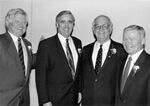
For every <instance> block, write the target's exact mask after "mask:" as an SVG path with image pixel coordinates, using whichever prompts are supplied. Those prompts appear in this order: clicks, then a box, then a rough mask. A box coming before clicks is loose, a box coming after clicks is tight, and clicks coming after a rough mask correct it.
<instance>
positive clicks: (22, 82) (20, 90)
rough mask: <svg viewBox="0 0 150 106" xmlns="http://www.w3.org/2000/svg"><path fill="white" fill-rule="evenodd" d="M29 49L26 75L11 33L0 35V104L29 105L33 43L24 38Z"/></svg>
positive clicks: (4, 105)
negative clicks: (29, 80)
mask: <svg viewBox="0 0 150 106" xmlns="http://www.w3.org/2000/svg"><path fill="white" fill-rule="evenodd" d="M23 41H24V44H25V46H26V49H27V55H28V67H27V74H26V76H25V75H24V71H23V69H22V66H21V63H20V60H19V56H18V53H17V50H16V47H15V45H14V42H13V40H12V38H11V37H10V35H9V33H7V32H6V33H5V34H2V35H0V105H1V106H29V89H28V79H29V74H30V69H31V65H32V52H31V50H29V48H28V47H29V46H30V47H31V43H30V42H29V41H27V40H26V39H23Z"/></svg>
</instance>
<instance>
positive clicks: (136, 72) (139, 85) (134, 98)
mask: <svg viewBox="0 0 150 106" xmlns="http://www.w3.org/2000/svg"><path fill="white" fill-rule="evenodd" d="M125 61H126V60H124V63H123V64H122V66H121V67H120V71H118V72H119V73H118V77H117V78H118V79H117V87H116V106H150V55H149V54H147V53H146V52H145V51H143V52H142V53H141V54H140V56H139V57H138V59H137V61H136V63H135V65H134V66H138V67H139V69H135V68H132V70H131V73H130V75H129V77H128V79H127V81H126V84H125V87H124V90H123V92H122V93H120V86H121V85H120V84H121V75H122V71H123V67H124V64H125Z"/></svg>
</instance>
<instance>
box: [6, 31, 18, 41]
mask: <svg viewBox="0 0 150 106" xmlns="http://www.w3.org/2000/svg"><path fill="white" fill-rule="evenodd" d="M8 33H9V34H10V36H11V38H12V39H13V41H14V42H17V40H18V37H17V36H15V35H14V34H12V33H10V32H8Z"/></svg>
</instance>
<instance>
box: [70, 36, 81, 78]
mask: <svg viewBox="0 0 150 106" xmlns="http://www.w3.org/2000/svg"><path fill="white" fill-rule="evenodd" d="M71 38H72V40H73V43H74V45H75V48H76V52H77V54H78V60H77V66H76V73H75V79H76V77H77V75H78V73H79V67H80V62H81V48H82V45H81V44H79V43H78V42H77V41H76V39H75V38H74V37H72V36H71Z"/></svg>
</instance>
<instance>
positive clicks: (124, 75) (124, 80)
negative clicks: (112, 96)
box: [121, 57, 132, 93]
mask: <svg viewBox="0 0 150 106" xmlns="http://www.w3.org/2000/svg"><path fill="white" fill-rule="evenodd" d="M131 61H132V58H131V57H129V59H128V61H127V64H126V66H125V68H124V73H123V75H122V79H121V93H122V91H123V89H124V86H125V83H126V81H127V78H128V73H129V69H130V65H131Z"/></svg>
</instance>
